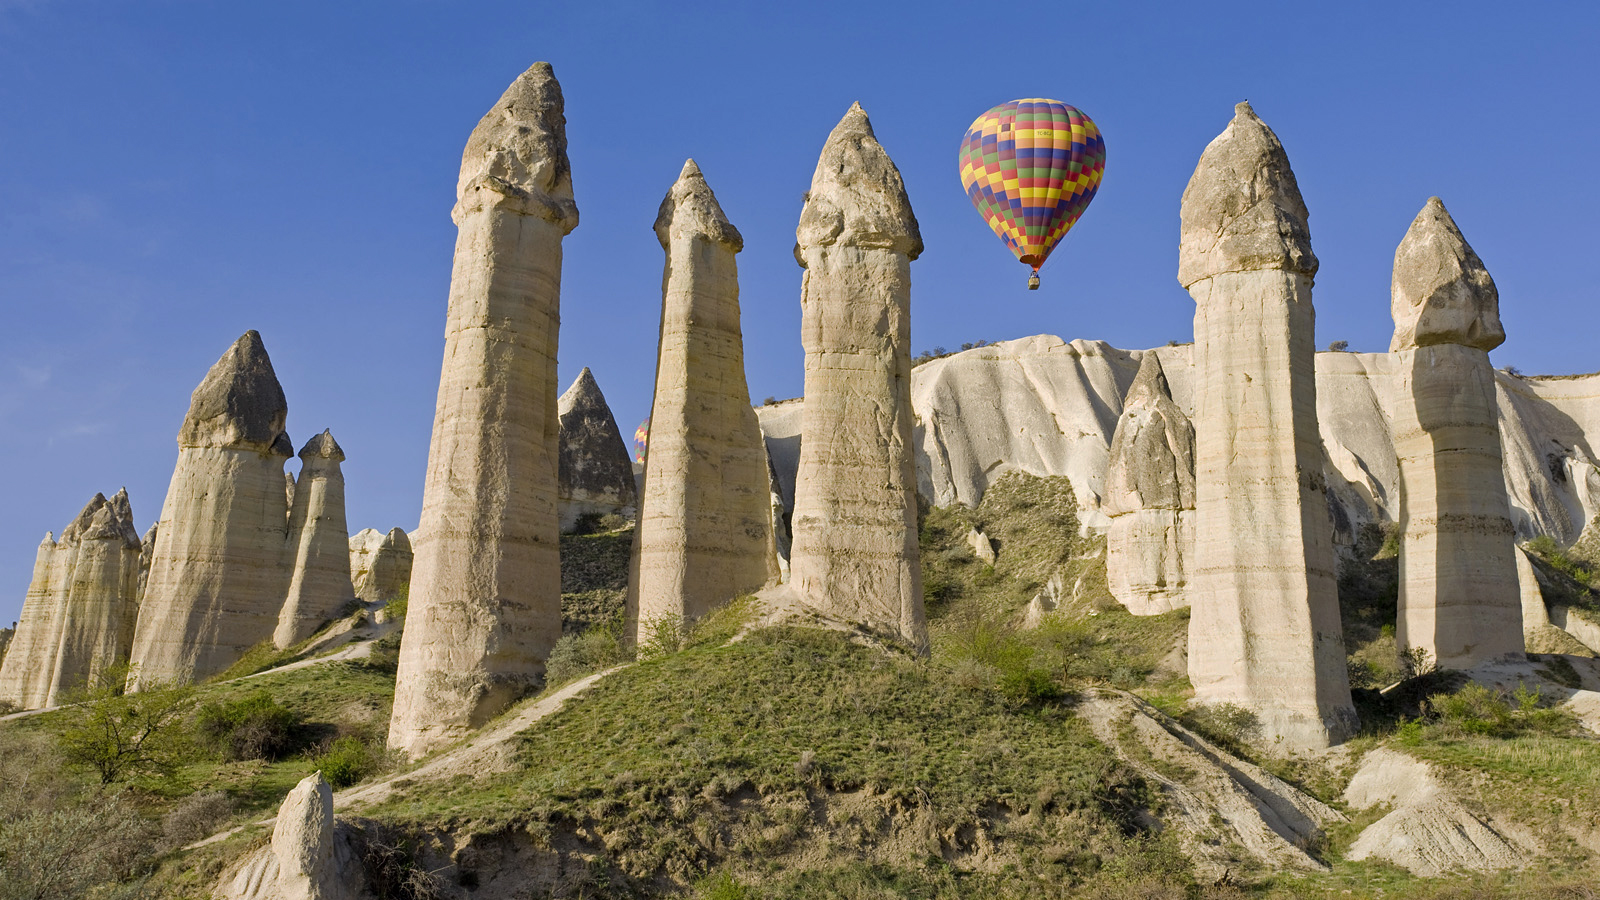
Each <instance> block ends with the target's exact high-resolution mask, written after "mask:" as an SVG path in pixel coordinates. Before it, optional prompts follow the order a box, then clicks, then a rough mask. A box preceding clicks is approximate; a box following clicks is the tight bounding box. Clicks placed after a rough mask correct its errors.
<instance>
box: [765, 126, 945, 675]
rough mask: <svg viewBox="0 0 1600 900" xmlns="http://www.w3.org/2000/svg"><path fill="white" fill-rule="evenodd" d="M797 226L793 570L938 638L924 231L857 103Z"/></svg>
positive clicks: (831, 600) (833, 605)
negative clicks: (923, 408)
mask: <svg viewBox="0 0 1600 900" xmlns="http://www.w3.org/2000/svg"><path fill="white" fill-rule="evenodd" d="M795 236H796V238H797V241H798V243H797V245H796V247H795V258H796V259H797V260H798V261H799V263H800V265H801V266H802V267H803V268H804V269H805V277H804V279H803V281H802V282H801V322H800V328H801V342H802V344H803V345H804V346H805V351H806V381H805V397H806V402H805V412H804V423H803V426H802V438H801V443H800V454H799V456H800V458H799V468H798V475H797V477H796V480H795V485H796V486H795V498H794V516H793V522H792V526H791V527H792V531H793V545H792V549H791V553H792V556H791V559H790V563H789V569H790V573H791V580H792V582H793V584H794V585H795V588H796V590H797V591H798V592H799V595H800V596H801V597H802V598H804V599H805V601H806V602H808V603H810V604H812V605H813V606H816V607H817V608H819V609H821V610H822V611H824V612H826V613H828V614H830V615H833V616H835V617H837V618H840V619H845V620H848V621H857V622H862V623H864V624H866V625H868V626H869V627H873V628H877V629H880V630H883V631H886V632H888V633H890V634H894V635H898V636H899V637H901V638H903V639H905V640H907V641H909V642H910V643H912V644H913V645H915V646H917V647H926V645H927V625H926V621H925V619H924V616H923V609H922V576H921V572H920V569H919V562H918V550H917V503H916V484H917V473H916V467H915V461H914V457H913V449H912V448H913V444H912V428H913V421H912V415H911V351H910V343H911V261H912V260H913V259H916V258H917V256H918V255H919V254H921V253H922V235H921V233H920V232H919V231H918V228H917V220H916V216H914V215H913V214H912V212H911V202H910V200H909V199H908V198H907V197H906V192H905V185H904V183H903V182H902V181H901V179H900V172H899V170H898V169H896V168H895V166H894V163H893V162H892V161H891V160H890V159H889V155H888V154H887V153H885V152H884V149H883V147H882V146H880V145H879V144H878V141H877V138H876V137H874V135H873V133H872V125H871V123H870V122H869V121H868V120H867V114H866V113H865V112H863V111H862V109H861V107H860V105H859V104H858V105H855V106H852V107H851V108H850V111H849V112H847V113H846V114H845V116H844V118H843V119H842V120H840V122H839V124H838V126H836V127H835V128H834V129H833V133H832V134H830V135H829V136H828V140H827V143H826V144H824V145H823V148H822V156H821V158H820V159H819V160H818V161H817V169H816V173H815V174H814V175H813V176H812V178H811V191H810V193H808V194H807V195H806V204H805V208H804V209H803V210H802V211H801V213H800V225H799V227H798V228H797V229H796V232H795Z"/></svg>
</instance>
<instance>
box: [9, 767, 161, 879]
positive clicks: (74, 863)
mask: <svg viewBox="0 0 1600 900" xmlns="http://www.w3.org/2000/svg"><path fill="white" fill-rule="evenodd" d="M0 798H3V799H0V900H79V898H88V897H97V896H105V893H104V892H105V889H106V888H107V887H108V886H109V885H111V884H113V883H115V882H117V881H122V880H125V879H129V878H131V877H133V876H134V875H136V874H139V873H141V872H142V871H144V870H146V869H147V868H148V865H149V861H150V848H151V845H152V843H153V838H154V836H155V834H154V831H155V830H154V828H153V827H152V826H151V824H150V823H149V822H148V821H146V820H145V819H144V818H143V817H142V816H140V815H139V812H138V810H137V809H136V808H135V807H134V805H133V804H132V803H130V802H129V801H128V800H126V799H124V798H123V797H122V795H120V794H115V793H110V792H102V791H92V792H89V793H87V794H85V795H82V796H80V797H72V798H60V797H57V798H48V799H45V800H43V802H40V798H38V797H33V796H24V795H23V794H22V793H21V792H15V791H12V790H9V789H8V790H7V791H0Z"/></svg>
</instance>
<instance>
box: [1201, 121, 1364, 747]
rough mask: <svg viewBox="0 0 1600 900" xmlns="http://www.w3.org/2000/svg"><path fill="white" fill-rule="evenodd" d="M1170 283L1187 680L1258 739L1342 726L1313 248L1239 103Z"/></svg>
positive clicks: (1315, 739) (1307, 736)
mask: <svg viewBox="0 0 1600 900" xmlns="http://www.w3.org/2000/svg"><path fill="white" fill-rule="evenodd" d="M1180 220H1181V225H1182V237H1181V240H1180V250H1179V254H1180V255H1179V263H1178V280H1179V282H1180V283H1181V284H1183V285H1184V287H1186V288H1188V290H1189V293H1190V295H1191V296H1193V297H1194V299H1195V306H1196V309H1195V323H1194V329H1195V348H1194V367H1195V371H1194V378H1195V383H1194V405H1195V414H1194V417H1193V422H1194V426H1195V485H1196V486H1195V533H1196V539H1195V565H1194V566H1193V567H1192V568H1191V569H1190V577H1189V594H1190V600H1191V605H1192V608H1193V612H1192V614H1191V618H1190V625H1189V677H1190V680H1191V681H1192V682H1193V684H1194V687H1195V698H1196V700H1198V701H1199V702H1201V703H1213V704H1216V703H1234V704H1238V705H1240V706H1243V707H1245V708H1246V709H1249V710H1251V711H1252V712H1253V713H1255V715H1256V716H1257V718H1258V720H1259V722H1260V725H1261V729H1262V733H1263V735H1264V736H1265V737H1266V739H1267V740H1268V741H1277V740H1280V739H1281V740H1282V742H1283V745H1284V746H1285V747H1286V748H1288V749H1318V748H1322V747H1327V746H1329V745H1330V744H1335V743H1339V742H1340V741H1342V740H1344V739H1345V738H1347V737H1349V736H1350V735H1351V734H1353V733H1354V731H1355V729H1356V726H1357V721H1356V714H1355V708H1354V706H1352V704H1351V701H1350V687H1349V682H1348V679H1347V676H1346V670H1345V653H1344V640H1343V635H1342V632H1341V626H1340V622H1339V605H1338V596H1337V592H1336V583H1335V577H1334V550H1333V534H1332V528H1331V526H1330V522H1329V518H1328V503H1327V498H1326V497H1325V495H1324V491H1325V484H1324V479H1323V477H1322V471H1323V459H1324V456H1323V451H1322V446H1321V443H1320V441H1319V434H1318V429H1317V415H1316V410H1317V401H1316V382H1315V373H1316V370H1315V359H1314V341H1315V335H1314V333H1313V330H1314V326H1313V320H1314V313H1313V312H1312V306H1311V282H1312V276H1313V275H1315V273H1316V267H1317V262H1316V257H1315V255H1313V254H1312V252H1311V243H1310V232H1309V230H1308V228H1307V226H1306V210H1305V204H1304V202H1303V201H1302V200H1301V199H1300V190H1299V188H1298V186H1297V185H1296V184H1295V180H1294V173H1293V172H1292V171H1290V169H1289V160H1288V157H1287V155H1286V154H1285V153H1284V151H1283V146H1282V145H1281V144H1280V143H1279V142H1278V139H1277V136H1276V135H1274V134H1273V133H1272V130H1271V129H1269V128H1268V127H1267V126H1266V125H1265V124H1263V123H1262V121H1261V120H1260V119H1259V118H1257V117H1256V115H1255V113H1254V112H1253V111H1252V110H1251V109H1250V106H1249V104H1247V103H1241V104H1239V106H1238V107H1237V108H1236V110H1235V116H1234V119H1233V121H1232V122H1230V123H1229V124H1228V127H1227V129H1226V130H1225V131H1223V133H1222V134H1221V135H1220V136H1218V137H1217V138H1216V139H1215V140H1213V141H1212V142H1211V144H1210V145H1209V146H1207V147H1206V150H1205V152H1204V153H1203V154H1202V155H1201V157H1200V162H1199V165H1198V166H1196V168H1195V173H1194V176H1193V177H1192V178H1191V179H1190V181H1189V186H1188V188H1186V189H1185V191H1184V196H1183V209H1182V214H1181V216H1180Z"/></svg>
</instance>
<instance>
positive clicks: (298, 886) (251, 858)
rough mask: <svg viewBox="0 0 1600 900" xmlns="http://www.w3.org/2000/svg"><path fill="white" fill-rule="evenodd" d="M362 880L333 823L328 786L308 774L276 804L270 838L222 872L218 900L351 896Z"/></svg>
mask: <svg viewBox="0 0 1600 900" xmlns="http://www.w3.org/2000/svg"><path fill="white" fill-rule="evenodd" d="M364 883H365V878H364V876H363V875H362V872H361V863H360V860H359V859H358V858H357V856H356V853H355V852H354V850H353V848H352V847H351V845H350V841H349V840H348V839H347V838H346V837H345V835H344V834H343V833H342V829H338V828H336V827H335V820H334V816H333V788H331V787H330V786H329V785H328V782H327V781H325V780H323V778H322V773H321V772H314V773H312V774H310V775H307V776H306V777H305V778H304V779H302V780H301V782H300V783H299V784H297V785H295V787H294V790H291V791H290V792H289V796H287V797H285V798H284V800H283V805H282V806H280V807H279V808H278V818H277V821H276V823H274V825H273V827H272V842H271V843H269V844H268V845H267V846H265V847H262V848H260V849H259V850H256V851H255V852H253V853H251V854H249V855H248V856H246V857H245V858H244V859H243V860H242V861H241V862H240V863H239V864H238V865H237V866H235V867H233V868H232V870H231V871H229V872H227V873H225V874H224V876H223V879H222V882H221V884H219V885H218V886H217V891H216V895H217V897H218V898H219V900H356V898H357V897H359V896H362V894H363V887H364Z"/></svg>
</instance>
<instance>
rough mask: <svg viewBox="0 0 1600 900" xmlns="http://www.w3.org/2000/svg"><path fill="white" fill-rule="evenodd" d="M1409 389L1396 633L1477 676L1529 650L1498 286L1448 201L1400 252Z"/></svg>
mask: <svg viewBox="0 0 1600 900" xmlns="http://www.w3.org/2000/svg"><path fill="white" fill-rule="evenodd" d="M1390 308H1391V310H1392V311H1393V313H1394V324H1395V329H1394V340H1393V342H1392V343H1391V344H1390V351H1391V352H1392V353H1393V354H1394V355H1395V356H1397V357H1398V358H1399V360H1400V366H1399V370H1400V373H1401V381H1402V383H1401V390H1399V391H1398V392H1397V395H1398V396H1397V400H1396V403H1395V405H1394V407H1393V409H1392V411H1391V416H1392V420H1393V428H1394V443H1395V452H1396V455H1397V456H1398V457H1399V460H1400V514H1399V516H1398V518H1399V522H1400V531H1401V542H1400V603H1399V617H1398V624H1397V627H1396V629H1395V638H1396V641H1397V642H1398V644H1399V646H1400V650H1401V651H1402V652H1404V651H1407V650H1421V651H1422V652H1423V653H1425V654H1426V655H1427V656H1428V658H1429V659H1430V660H1431V661H1433V662H1434V663H1435V664H1437V665H1439V666H1441V667H1444V668H1451V669H1465V668H1468V667H1470V666H1472V665H1474V664H1476V663H1479V662H1483V661H1484V660H1487V659H1492V658H1494V657H1496V656H1500V655H1501V654H1505V653H1520V652H1522V650H1523V640H1522V634H1523V632H1522V625H1521V622H1522V611H1521V602H1520V594H1519V592H1518V586H1517V558H1516V554H1517V549H1516V545H1515V536H1514V529H1513V527H1512V524H1511V507H1510V504H1509V503H1508V501H1507V498H1506V484H1505V474H1504V471H1503V469H1502V458H1501V457H1502V453H1501V447H1500V429H1499V412H1498V410H1499V407H1498V405H1497V403H1496V399H1495V384H1494V367H1493V366H1492V365H1490V363H1489V353H1488V351H1489V350H1492V349H1494V348H1495V347H1497V346H1499V345H1500V343H1501V342H1502V341H1504V340H1505V331H1504V330H1503V329H1502V328H1501V326H1500V302H1499V293H1498V292H1497V291H1496V290H1495V286H1494V279H1493V278H1490V277H1489V272H1488V270H1487V269H1485V268H1484V265H1483V261H1482V260H1480V259H1478V255H1477V254H1476V253H1474V252H1472V247H1471V246H1469V245H1468V244H1467V240H1466V238H1465V237H1463V236H1462V234H1461V230H1460V229H1459V228H1457V227H1456V223H1455V221H1454V220H1453V219H1451V218H1450V213H1449V212H1447V211H1446V210H1445V208H1444V204H1443V203H1442V202H1440V200H1439V198H1438V197H1434V198H1432V199H1430V200H1429V201H1428V202H1427V205H1425V206H1424V207H1423V208H1422V211H1421V212H1419V213H1417V217H1416V219H1415V220H1414V221H1413V222H1412V223H1411V227H1410V229H1408V230H1407V231H1406V235H1405V238H1404V239H1402V240H1401V241H1400V246H1399V247H1398V248H1396V250H1395V252H1394V279H1393V282H1392V283H1391V303H1390Z"/></svg>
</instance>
